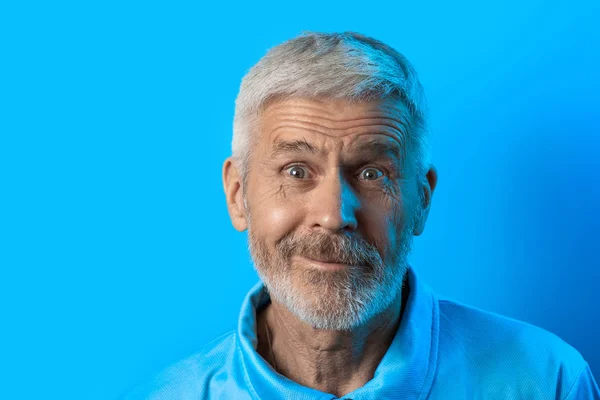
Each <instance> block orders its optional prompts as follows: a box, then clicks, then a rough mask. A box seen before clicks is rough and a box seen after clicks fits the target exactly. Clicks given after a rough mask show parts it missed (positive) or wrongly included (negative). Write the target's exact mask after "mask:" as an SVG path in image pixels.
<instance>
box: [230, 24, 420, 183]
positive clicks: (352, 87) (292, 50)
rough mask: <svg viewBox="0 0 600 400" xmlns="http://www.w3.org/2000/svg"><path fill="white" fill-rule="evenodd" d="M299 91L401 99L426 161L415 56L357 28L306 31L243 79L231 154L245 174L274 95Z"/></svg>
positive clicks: (415, 154) (413, 142) (414, 154)
mask: <svg viewBox="0 0 600 400" xmlns="http://www.w3.org/2000/svg"><path fill="white" fill-rule="evenodd" d="M294 97H304V98H323V97H324V98H334V99H347V100H349V101H369V100H375V99H384V98H388V97H397V98H400V99H402V100H403V101H404V103H405V104H406V106H407V108H408V111H409V113H410V117H412V118H407V119H408V120H409V126H408V132H407V134H408V136H409V137H408V140H406V141H405V143H407V144H408V146H410V149H411V151H410V152H409V154H411V158H413V159H414V160H415V162H416V167H417V170H418V171H420V172H421V171H423V170H424V169H425V167H426V166H427V163H428V161H429V145H428V132H429V129H428V128H427V120H426V114H427V106H426V100H425V94H424V91H423V87H422V86H421V83H420V82H419V80H418V78H417V73H416V71H415V69H414V68H413V67H412V65H411V64H410V62H409V61H408V60H407V59H406V58H405V57H404V56H403V55H402V54H400V53H399V52H397V51H396V50H394V49H393V48H391V47H390V46H388V45H386V44H384V43H382V42H380V41H378V40H375V39H373V38H370V37H367V36H363V35H361V34H358V33H354V32H344V33H318V32H306V33H304V34H302V35H300V36H298V37H296V38H294V39H291V40H288V41H286V42H284V43H281V44H280V45H278V46H275V47H273V48H272V49H271V50H269V51H268V52H267V54H266V55H265V56H264V57H263V58H261V59H260V60H259V61H258V63H256V65H254V66H253V67H252V68H251V69H250V70H249V71H248V73H247V74H246V76H244V78H243V79H242V84H241V86H240V91H239V94H238V96H237V99H236V103H235V116H234V122H233V141H232V155H233V158H234V160H235V162H236V164H237V167H238V168H239V169H240V170H241V174H242V176H243V177H244V180H245V177H246V175H247V171H248V164H249V159H250V153H251V150H252V144H253V142H252V137H253V135H254V134H255V133H256V132H254V131H255V130H256V127H257V126H258V121H259V117H260V112H261V110H262V109H263V108H264V107H265V106H266V105H267V104H268V103H269V102H270V101H273V100H276V99H283V98H294ZM407 153H408V152H407Z"/></svg>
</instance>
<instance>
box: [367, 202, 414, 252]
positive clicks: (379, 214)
mask: <svg viewBox="0 0 600 400" xmlns="http://www.w3.org/2000/svg"><path fill="white" fill-rule="evenodd" d="M365 205H366V206H365V208H364V213H363V224H364V226H365V228H366V231H367V232H370V233H371V235H370V236H371V237H372V238H373V239H375V241H376V242H377V243H378V247H379V250H380V251H381V252H385V251H387V250H388V249H390V248H392V247H395V246H396V243H397V241H398V240H399V239H400V237H401V233H402V230H403V229H404V228H405V224H406V217H407V215H406V211H407V210H406V204H405V203H404V200H403V196H402V195H401V194H399V193H393V194H392V193H382V194H381V195H380V196H378V197H377V198H376V199H375V198H371V199H370V201H368V202H366V204H365Z"/></svg>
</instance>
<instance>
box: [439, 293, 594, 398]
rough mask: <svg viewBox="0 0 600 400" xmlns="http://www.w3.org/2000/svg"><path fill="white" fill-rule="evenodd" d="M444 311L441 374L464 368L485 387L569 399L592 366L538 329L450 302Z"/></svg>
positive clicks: (444, 301)
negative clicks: (503, 385) (583, 373)
mask: <svg viewBox="0 0 600 400" xmlns="http://www.w3.org/2000/svg"><path fill="white" fill-rule="evenodd" d="M439 311H440V313H439V317H440V318H439V321H440V322H439V324H440V325H439V350H440V353H439V354H440V360H439V371H440V373H441V374H442V375H443V374H446V375H447V376H451V375H452V372H451V371H452V370H453V369H457V368H459V369H460V370H463V371H469V372H470V374H471V375H472V377H473V378H474V379H476V381H477V382H480V383H482V384H484V385H485V384H486V382H488V383H490V382H510V384H508V383H507V386H511V387H510V388H507V389H506V390H511V391H512V390H519V392H518V393H520V394H524V393H528V394H530V392H531V393H536V394H539V393H538V391H540V390H541V391H543V392H544V393H545V394H546V395H548V396H549V397H548V398H565V397H566V396H567V395H568V393H569V390H570V389H571V388H572V387H573V386H574V384H575V383H576V381H577V380H578V378H579V376H580V375H581V373H582V371H583V370H584V369H585V368H586V366H587V363H586V362H585V360H584V359H583V357H582V356H581V354H580V353H579V352H578V351H577V350H576V349H574V348H573V347H572V346H570V345H569V344H567V343H566V342H565V341H564V340H562V339H561V338H559V337H558V336H556V335H554V334H552V333H550V332H548V331H546V330H544V329H542V328H539V327H536V326H534V325H531V324H528V323H525V322H522V321H519V320H516V319H512V318H509V317H505V316H502V315H498V314H495V313H492V312H488V311H484V310H480V309H478V308H475V307H471V306H468V305H465V304H461V303H459V302H455V301H452V300H447V299H440V300H439ZM495 385H496V386H495V388H494V390H503V389H502V388H499V387H498V384H495ZM529 391H530V392H529ZM502 393H505V392H502ZM511 394H517V393H512V392H511ZM550 395H552V396H551V397H550ZM530 398H533V397H530Z"/></svg>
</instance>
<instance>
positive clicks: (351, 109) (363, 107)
mask: <svg viewBox="0 0 600 400" xmlns="http://www.w3.org/2000/svg"><path fill="white" fill-rule="evenodd" d="M408 118H409V113H408V109H407V107H406V105H405V104H404V102H403V101H402V100H400V99H384V100H372V101H363V102H357V101H349V100H346V99H315V98H310V99H309V98H291V99H283V100H277V101H274V102H271V103H269V104H267V105H266V106H265V107H264V109H263V111H262V113H261V118H260V121H261V123H260V128H261V129H260V135H259V136H260V139H259V140H260V141H261V142H262V144H263V145H269V144H271V145H272V144H274V143H276V142H277V141H278V140H280V139H282V138H288V139H290V138H303V139H305V140H308V141H311V142H317V143H321V144H326V143H330V144H332V143H335V142H343V143H344V144H353V143H356V142H361V141H364V140H367V141H373V140H378V138H379V140H394V141H397V142H398V143H399V144H400V145H402V144H403V143H404V138H405V136H406V132H407V128H408Z"/></svg>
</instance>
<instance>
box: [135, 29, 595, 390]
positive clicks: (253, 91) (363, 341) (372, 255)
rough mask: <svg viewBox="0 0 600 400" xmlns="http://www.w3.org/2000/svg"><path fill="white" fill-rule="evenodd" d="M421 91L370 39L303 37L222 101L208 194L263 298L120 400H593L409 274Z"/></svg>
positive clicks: (578, 375)
mask: <svg viewBox="0 0 600 400" xmlns="http://www.w3.org/2000/svg"><path fill="white" fill-rule="evenodd" d="M427 133H428V128H427V121H426V113H425V99H424V95H423V89H422V87H421V85H420V83H419V81H418V79H417V75H416V73H415V71H414V69H413V68H412V66H411V65H410V64H409V62H408V61H407V60H406V59H405V58H404V57H403V56H402V55H401V54H399V53H398V52H396V51H395V50H393V49H392V48H390V47H389V46H386V45H385V44H383V43H381V42H379V41H376V40H374V39H371V38H368V37H365V36H362V35H359V34H355V33H342V34H320V33H308V34H305V35H303V36H300V37H298V38H295V39H292V40H290V41H287V42H285V43H283V44H281V45H279V46H277V47H275V48H273V49H272V50H270V51H269V52H268V53H267V55H266V56H264V57H263V58H262V59H261V60H260V61H259V62H258V63H257V64H256V65H255V66H254V67H253V68H252V69H251V70H250V71H249V72H248V74H247V75H246V77H245V78H244V80H243V82H242V85H241V88H240V93H239V95H238V98H237V102H236V113H235V120H234V135H233V155H232V157H231V158H229V159H227V160H226V161H225V164H224V167H223V183H224V188H225V195H226V200H227V206H228V210H229V214H230V217H231V220H232V223H233V225H234V227H235V228H236V229H237V230H239V231H244V230H246V229H247V230H248V236H249V248H250V253H251V255H252V258H253V261H254V264H255V267H256V270H257V272H258V274H259V276H260V278H261V281H262V282H261V283H259V284H258V285H256V286H255V287H254V288H253V289H252V290H251V291H250V292H249V293H248V295H247V297H246V300H245V301H244V304H243V306H242V310H241V315H240V319H239V326H238V328H237V330H236V331H235V332H231V333H229V334H226V335H224V336H222V337H220V338H218V339H216V340H215V341H213V342H212V343H210V344H208V345H207V346H205V347H204V348H203V349H202V350H201V351H200V352H199V353H198V354H197V355H196V356H193V357H191V358H189V359H187V360H185V361H182V362H180V363H178V364H176V365H175V366H173V367H171V368H169V369H168V370H167V371H165V372H164V373H162V374H160V375H159V376H158V377H157V378H156V379H155V380H154V381H152V382H151V383H150V384H148V385H146V386H143V387H142V388H140V389H139V390H138V391H137V392H135V393H134V394H133V395H132V396H131V397H130V398H131V399H152V400H158V399H186V400H187V399H323V400H325V399H335V398H344V399H561V400H566V399H600V391H599V390H598V386H597V385H596V383H595V382H594V379H593V377H592V374H591V371H590V369H589V367H588V365H587V363H586V362H585V361H584V360H583V358H582V357H581V355H580V354H579V353H578V352H577V351H576V350H574V349H573V348H571V347H570V346H569V345H567V344H566V343H564V342H563V341H561V340H560V339H559V338H557V337H556V336H554V335H552V334H550V333H548V332H545V331H543V330H541V329H539V328H536V327H533V326H531V325H528V324H525V323H522V322H518V321H515V320H512V319H508V318H504V317H501V316H498V315H494V314H491V313H487V312H484V311H480V310H477V309H474V308H471V307H468V306H465V305H462V304H458V303H456V302H452V301H449V300H445V299H441V298H439V297H438V296H437V295H435V294H434V293H433V292H432V291H431V290H430V289H429V288H428V287H427V286H425V285H424V284H423V283H422V282H421V281H420V280H419V278H418V277H417V275H416V273H415V271H414V270H413V269H412V267H410V266H409V265H408V263H407V256H408V253H409V251H410V248H411V243H412V238H413V236H418V235H420V234H421V233H422V232H423V230H424V227H425V221H426V219H427V215H428V212H429V209H430V206H431V200H432V195H433V193H434V190H435V187H436V182H437V173H436V170H435V168H434V167H433V166H432V165H431V164H430V163H429V160H428V146H427Z"/></svg>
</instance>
